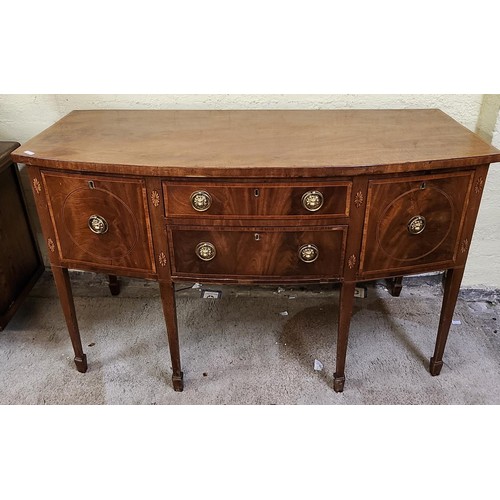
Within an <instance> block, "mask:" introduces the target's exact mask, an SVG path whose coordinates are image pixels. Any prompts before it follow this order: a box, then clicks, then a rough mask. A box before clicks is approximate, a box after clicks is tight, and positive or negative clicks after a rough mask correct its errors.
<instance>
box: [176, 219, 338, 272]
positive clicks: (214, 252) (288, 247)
mask: <svg viewBox="0 0 500 500" xmlns="http://www.w3.org/2000/svg"><path fill="white" fill-rule="evenodd" d="M168 232H169V240H170V253H171V263H172V264H171V265H172V275H173V276H184V277H189V276H194V275H196V276H197V277H214V278H217V277H218V278H221V277H222V275H224V277H227V278H231V277H233V278H238V277H265V278H273V277H275V278H278V277H295V278H300V279H302V280H303V279H307V278H314V279H321V278H324V279H332V278H333V279H334V278H339V277H340V276H341V274H342V266H343V255H344V248H345V243H346V234H347V226H322V227H318V228H308V229H307V230H304V229H300V228H296V227H295V228H286V227H285V228H269V227H248V228H235V227H224V228H216V229H215V228H214V229H212V228H208V229H207V227H206V226H205V227H194V226H175V227H170V228H169V230H168Z"/></svg>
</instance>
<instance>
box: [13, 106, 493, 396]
mask: <svg viewBox="0 0 500 500" xmlns="http://www.w3.org/2000/svg"><path fill="white" fill-rule="evenodd" d="M13 158H14V159H15V160H17V161H19V162H23V163H26V164H27V165H29V173H30V176H31V182H32V186H33V191H34V195H35V199H36V202H37V207H38V212H39V215H40V218H41V221H42V227H43V231H44V235H45V238H46V241H47V245H48V248H49V250H50V252H49V253H50V258H51V264H52V269H53V272H54V277H55V282H56V285H57V288H58V291H59V296H60V299H61V304H62V307H63V311H64V314H65V317H66V321H67V325H68V329H69V333H70V336H71V340H72V342H73V348H74V351H75V363H76V366H77V368H78V370H79V371H82V372H84V371H85V370H86V369H87V360H86V357H85V354H84V352H83V349H82V344H81V340H80V334H79V331H78V325H77V321H76V315H75V309H74V306H73V300H72V294H71V288H70V282H69V278H68V268H77V269H83V270H86V269H87V270H92V271H100V272H106V273H110V274H118V275H129V276H137V277H141V278H148V279H155V280H158V281H159V284H160V291H161V299H162V304H163V309H164V314H165V319H166V324H167V333H168V340H169V345H170V354H171V358H172V368H173V376H172V379H173V385H174V389H175V390H178V391H180V390H182V388H183V375H182V371H181V363H180V356H179V341H178V335H177V319H176V310H175V296H174V283H175V282H180V281H191V282H192V281H198V282H202V283H262V284H269V283H279V284H281V283H329V282H340V284H341V292H340V311H339V323H338V333H337V360H336V363H337V365H336V373H335V375H334V380H335V381H334V389H335V391H342V390H343V387H344V380H345V374H344V368H345V358H346V349H347V339H348V332H349V323H350V320H351V311H352V305H353V297H354V289H355V284H356V281H366V280H374V279H380V278H394V277H395V278H398V277H400V276H403V275H408V274H412V273H421V272H429V271H437V270H448V272H447V275H446V282H445V290H444V298H443V306H442V312H441V319H440V323H439V329H438V334H437V341H436V348H435V351H434V355H433V356H432V358H431V361H430V372H431V374H432V375H438V374H439V372H440V370H441V367H442V365H443V360H442V358H443V352H444V347H445V343H446V339H447V336H448V330H449V327H450V323H451V319H452V313H453V309H454V307H455V302H456V299H457V295H458V291H459V287H460V282H461V279H462V274H463V270H464V266H465V262H466V258H467V254H468V251H469V244H470V241H471V239H472V233H473V228H474V224H475V220H476V215H477V212H478V208H479V203H480V200H481V195H482V192H483V187H484V183H485V180H486V174H487V171H488V166H489V163H490V162H493V161H498V160H500V151H498V150H497V149H495V148H493V147H491V146H490V145H488V144H486V143H485V142H483V141H482V140H481V139H480V138H479V137H477V136H476V135H474V134H473V133H472V132H470V131H468V130H467V129H465V128H464V127H462V126H461V125H459V124H458V123H456V122H455V121H454V120H452V119H451V118H450V117H448V116H447V115H445V114H444V113H442V112H441V111H439V110H391V111H378V110H377V111H375V110H370V111H365V110H364V111H361V110H360V111H75V112H72V113H70V114H69V115H68V116H66V117H65V118H63V119H62V120H61V121H59V122H58V123H56V124H55V125H53V126H52V127H50V128H49V129H47V130H46V131H44V132H43V133H41V134H40V135H38V136H37V137H35V138H34V139H32V140H30V141H29V142H28V143H27V144H25V145H23V146H22V147H21V148H20V149H18V150H17V151H15V152H14V154H13Z"/></svg>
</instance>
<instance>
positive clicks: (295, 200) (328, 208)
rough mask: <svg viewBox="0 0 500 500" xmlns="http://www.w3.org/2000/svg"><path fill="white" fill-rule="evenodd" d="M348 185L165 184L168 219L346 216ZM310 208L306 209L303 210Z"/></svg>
mask: <svg viewBox="0 0 500 500" xmlns="http://www.w3.org/2000/svg"><path fill="white" fill-rule="evenodd" d="M350 190H351V183H350V182H347V181H345V182H341V181H339V182H330V183H294V184H290V185H283V184H260V185H259V184H255V185H254V184H251V185H249V184H236V183H232V184H227V183H226V184H224V183H203V182H200V183H189V184H184V183H164V185H163V192H164V196H165V211H166V215H167V216H182V217H196V218H199V217H208V218H210V217H220V216H224V217H225V218H231V217H232V218H251V217H255V216H258V217H260V218H262V217H270V218H272V217H289V216H297V215H302V216H309V217H313V216H329V217H332V216H336V217H346V216H348V215H349V200H350ZM306 206H307V207H309V208H306Z"/></svg>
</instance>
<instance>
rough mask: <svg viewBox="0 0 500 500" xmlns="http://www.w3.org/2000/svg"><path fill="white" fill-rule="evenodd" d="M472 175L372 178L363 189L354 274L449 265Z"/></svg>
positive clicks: (456, 243)
mask: <svg viewBox="0 0 500 500" xmlns="http://www.w3.org/2000/svg"><path fill="white" fill-rule="evenodd" d="M472 175H473V172H463V173H459V174H444V175H428V176H419V177H411V178H408V179H402V180H396V179H386V180H380V181H377V180H374V181H370V182H369V186H368V202H367V204H368V207H367V212H366V217H365V226H364V233H363V244H362V252H361V262H360V275H361V276H370V275H373V274H377V273H379V272H382V273H381V274H383V271H395V270H398V269H401V271H402V272H404V271H405V270H408V271H411V269H412V268H415V269H416V271H418V269H419V267H420V266H425V265H426V264H429V263H433V264H440V263H446V265H452V264H453V262H454V260H455V258H456V251H457V245H458V241H459V237H460V233H461V229H462V224H463V219H464V215H465V211H466V208H467V202H468V196H469V192H470V187H471V182H472Z"/></svg>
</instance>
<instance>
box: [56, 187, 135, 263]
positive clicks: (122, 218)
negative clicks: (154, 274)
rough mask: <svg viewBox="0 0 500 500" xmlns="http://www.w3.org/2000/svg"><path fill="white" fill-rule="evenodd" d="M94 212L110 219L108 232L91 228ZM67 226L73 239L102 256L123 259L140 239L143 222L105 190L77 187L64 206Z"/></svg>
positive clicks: (88, 251)
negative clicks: (97, 232) (89, 225)
mask: <svg viewBox="0 0 500 500" xmlns="http://www.w3.org/2000/svg"><path fill="white" fill-rule="evenodd" d="M91 215H99V216H101V217H104V219H106V222H107V223H108V231H107V232H106V233H104V234H95V233H93V232H92V231H91V230H90V228H89V227H88V220H89V217H90V216H91ZM62 218H63V224H64V229H65V231H66V233H67V234H68V236H69V237H70V239H71V241H72V242H73V243H74V244H75V245H77V246H78V247H79V248H80V249H82V250H83V251H84V252H86V253H88V254H90V255H93V256H94V257H97V258H99V259H106V260H108V259H112V260H115V259H120V258H123V257H124V256H126V255H128V254H129V253H130V252H131V251H132V250H133V248H134V247H135V245H136V244H137V241H138V239H139V224H138V221H137V218H136V216H135V215H134V213H133V212H132V210H131V209H130V207H129V206H128V205H127V204H126V203H125V202H124V201H123V200H122V199H121V198H119V197H118V196H116V195H114V194H113V193H111V192H109V191H106V190H104V189H88V188H82V189H76V190H75V191H72V192H71V193H69V194H68V196H67V197H66V199H65V200H64V204H63V206H62Z"/></svg>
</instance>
